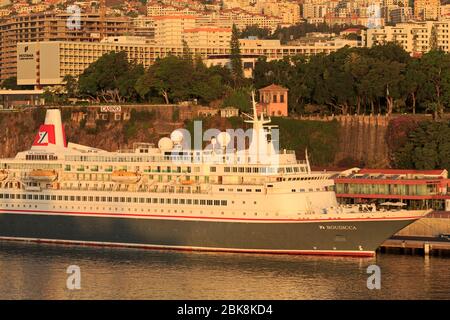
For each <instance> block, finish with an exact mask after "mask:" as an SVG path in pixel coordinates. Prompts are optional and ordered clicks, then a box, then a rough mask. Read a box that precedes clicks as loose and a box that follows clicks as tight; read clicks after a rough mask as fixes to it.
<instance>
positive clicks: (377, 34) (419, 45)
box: [362, 20, 450, 54]
mask: <svg viewBox="0 0 450 320" xmlns="http://www.w3.org/2000/svg"><path fill="white" fill-rule="evenodd" d="M449 25H450V20H442V21H423V22H409V23H400V24H397V25H396V26H385V27H383V28H375V29H367V30H365V31H363V33H362V38H363V43H364V45H365V46H367V47H371V46H373V45H378V44H385V43H387V42H395V43H397V44H399V45H400V46H402V47H403V49H405V50H406V51H407V52H410V53H411V54H416V53H425V52H428V51H429V50H430V49H431V43H432V41H431V37H432V36H433V31H432V30H433V28H434V30H435V31H434V33H435V37H436V46H437V47H438V48H439V49H441V50H443V51H445V52H449V49H450V47H449V41H450V38H449V35H450V32H449V30H450V28H449Z"/></svg>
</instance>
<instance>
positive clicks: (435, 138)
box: [394, 121, 450, 170]
mask: <svg viewBox="0 0 450 320" xmlns="http://www.w3.org/2000/svg"><path fill="white" fill-rule="evenodd" d="M449 135H450V122H435V121H424V122H421V123H419V125H418V126H417V128H416V129H415V130H413V131H411V132H410V134H409V136H408V141H407V142H406V143H405V145H404V146H403V147H402V148H400V149H399V151H397V152H396V154H395V160H396V162H395V163H394V164H395V166H397V167H399V168H414V169H419V170H431V169H447V170H448V169H450V140H449V139H448V137H449Z"/></svg>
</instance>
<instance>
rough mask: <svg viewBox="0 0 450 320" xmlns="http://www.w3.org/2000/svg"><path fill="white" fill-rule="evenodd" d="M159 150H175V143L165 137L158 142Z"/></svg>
mask: <svg viewBox="0 0 450 320" xmlns="http://www.w3.org/2000/svg"><path fill="white" fill-rule="evenodd" d="M158 148H159V149H161V150H172V148H173V142H172V140H171V139H169V138H167V137H164V138H162V139H160V140H159V142H158Z"/></svg>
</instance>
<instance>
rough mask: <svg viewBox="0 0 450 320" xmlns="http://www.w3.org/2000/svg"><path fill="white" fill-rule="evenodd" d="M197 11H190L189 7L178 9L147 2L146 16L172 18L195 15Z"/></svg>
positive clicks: (178, 7) (177, 7) (173, 6)
mask: <svg viewBox="0 0 450 320" xmlns="http://www.w3.org/2000/svg"><path fill="white" fill-rule="evenodd" d="M199 13H200V11H199V10H195V9H191V8H189V7H180V6H175V5H167V4H161V3H157V2H149V3H148V4H147V16H149V17H154V16H156V17H159V16H174V15H196V14H199Z"/></svg>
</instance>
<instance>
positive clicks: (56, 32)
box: [0, 12, 134, 81]
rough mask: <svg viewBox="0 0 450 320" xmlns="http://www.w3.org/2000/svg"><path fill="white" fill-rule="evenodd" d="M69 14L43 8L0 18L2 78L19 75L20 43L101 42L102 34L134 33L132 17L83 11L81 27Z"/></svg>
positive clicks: (0, 70) (0, 79)
mask: <svg viewBox="0 0 450 320" xmlns="http://www.w3.org/2000/svg"><path fill="white" fill-rule="evenodd" d="M69 17H70V14H68V13H54V12H41V13H34V14H24V15H16V16H11V17H8V18H6V19H4V20H1V22H0V81H3V80H5V79H7V78H9V77H12V76H16V72H17V44H18V43H22V42H36V41H81V42H84V41H86V42H98V41H100V39H101V38H102V37H103V36H117V35H127V34H133V33H134V27H133V24H132V23H131V20H130V19H128V18H121V17H118V18H116V17H107V18H105V20H104V22H101V21H100V16H99V14H98V13H82V14H81V17H80V18H81V19H80V24H79V27H78V26H75V25H72V26H70V27H69V26H68V21H69V22H70V21H71V19H70V18H69Z"/></svg>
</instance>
